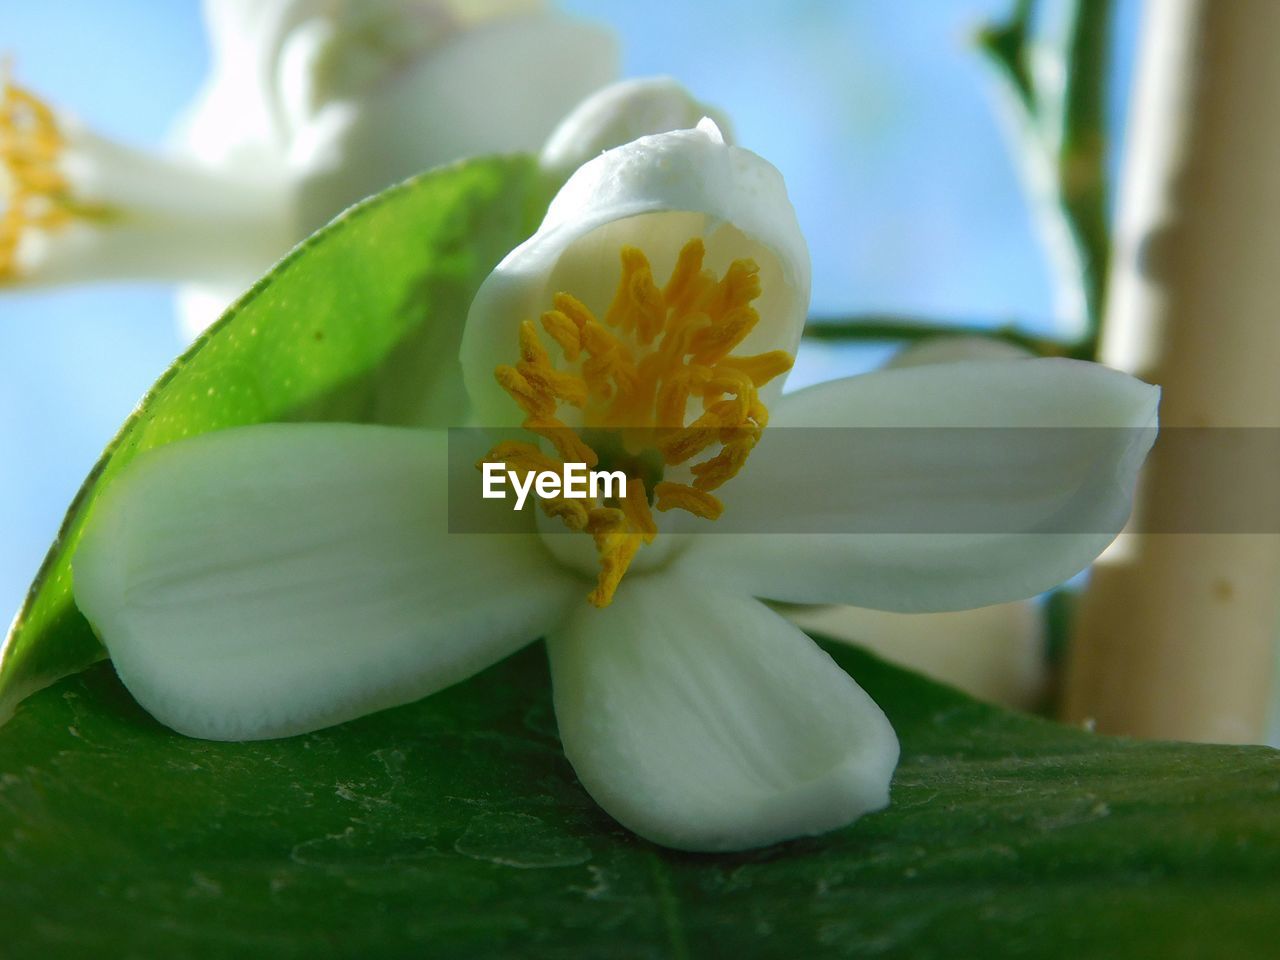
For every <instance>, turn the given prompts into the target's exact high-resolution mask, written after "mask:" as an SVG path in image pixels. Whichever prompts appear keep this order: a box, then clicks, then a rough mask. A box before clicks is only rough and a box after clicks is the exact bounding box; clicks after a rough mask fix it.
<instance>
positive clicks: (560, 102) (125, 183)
mask: <svg viewBox="0 0 1280 960" xmlns="http://www.w3.org/2000/svg"><path fill="white" fill-rule="evenodd" d="M205 14H206V21H207V23H208V28H209V35H210V41H211V46H212V51H211V53H212V56H211V59H212V64H211V70H210V75H209V79H208V81H207V83H206V84H205V86H204V88H203V90H202V91H201V92H200V93H199V95H198V96H197V98H196V100H195V103H194V104H193V106H192V107H191V109H190V110H189V111H188V113H187V115H186V116H185V118H184V120H183V121H182V123H181V124H180V126H179V129H178V131H177V137H176V141H175V143H174V145H173V149H172V150H171V151H169V152H167V153H165V154H147V153H143V152H139V151H135V150H130V149H127V148H123V147H121V146H119V145H117V144H113V143H111V142H109V141H107V140H105V139H103V138H101V137H98V136H95V135H93V134H91V133H89V132H87V131H84V130H83V129H81V128H80V127H79V126H78V125H77V124H76V123H75V121H74V120H72V119H70V118H68V117H66V116H63V115H62V114H59V113H55V112H54V111H53V110H51V109H50V108H49V107H47V106H46V105H45V104H44V103H42V102H41V101H40V100H39V99H38V98H36V97H35V96H33V95H32V94H31V93H29V92H27V91H25V90H21V89H20V88H18V87H16V86H14V85H13V84H11V83H9V82H7V81H6V82H5V84H4V90H3V92H2V93H0V145H3V146H4V149H3V150H2V151H0V170H2V171H3V177H2V178H0V191H3V193H4V194H6V195H7V196H8V199H7V201H6V203H5V213H4V217H3V220H0V285H3V284H15V283H22V284H24V285H26V284H44V283H67V282H74V281H95V280H107V279H124V280H132V279H156V280H164V281H178V282H187V283H189V284H191V286H189V287H187V288H185V289H184V290H183V291H182V294H181V299H180V304H181V307H182V313H183V314H184V319H185V326H186V327H187V328H188V330H189V332H191V333H192V334H194V333H197V332H199V330H201V329H203V327H204V326H206V325H207V324H208V323H209V322H210V321H212V320H213V319H214V318H216V316H217V315H218V314H219V313H220V312H221V310H222V309H223V308H224V307H226V305H227V304H228V303H229V302H230V301H231V300H232V299H234V298H235V297H236V296H238V295H239V294H240V293H242V292H243V291H244V290H245V289H247V288H248V287H249V286H250V285H251V284H252V283H253V281H254V280H256V279H257V278H258V277H259V276H260V275H261V274H262V273H263V272H264V271H265V270H266V269H267V268H268V267H270V266H271V264H272V263H273V262H275V260H277V259H278V258H279V257H280V256H282V255H283V254H284V253H285V252H286V251H287V250H288V249H289V247H290V246H291V245H292V244H293V243H295V242H297V241H298V240H301V239H302V238H303V237H305V236H306V235H307V234H308V233H310V232H311V231H312V230H314V229H315V228H317V227H319V226H321V225H322V224H323V223H325V222H326V221H328V220H329V219H330V218H331V217H333V216H334V215H335V214H337V213H338V212H340V211H341V210H342V209H343V208H345V207H346V206H348V205H350V204H351V203H354V202H356V201H357V200H360V199H361V198H363V197H365V196H368V195H369V194H371V193H375V192H377V191H378V190H380V189H382V188H383V187H386V186H388V185H389V184H391V183H394V182H396V181H397V180H400V179H403V178H405V177H408V176H410V175H412V174H415V173H418V172H420V171H422V170H425V169H427V168H429V167H432V166H436V165H438V164H441V163H445V162H448V161H452V160H456V159H459V158H461V157H465V156H473V155H478V154H482V153H489V152H499V151H502V152H506V151H521V150H522V151H537V150H538V149H539V148H540V147H541V146H542V144H543V143H544V141H545V140H546V138H547V136H548V134H549V133H550V132H551V131H552V130H553V129H554V128H555V126H556V124H557V123H558V122H559V121H560V120H561V118H562V117H563V116H564V115H565V114H566V113H567V112H568V111H569V109H570V108H571V107H573V106H574V105H575V104H576V103H578V102H579V101H580V100H581V99H582V98H583V97H585V96H587V95H588V94H589V93H591V92H593V91H595V90H597V89H598V88H599V87H601V86H602V85H603V84H605V83H607V82H608V81H609V80H611V79H612V78H613V76H614V75H615V73H616V58H617V57H616V49H615V44H614V41H613V38H612V36H611V35H610V34H608V33H607V32H605V31H602V30H600V29H598V28H595V27H592V26H589V25H587V24H584V23H581V22H579V21H576V20H573V19H571V18H568V17H564V16H560V15H557V14H555V13H554V12H552V11H549V10H547V9H546V8H545V7H544V5H543V4H542V3H538V2H531V0H490V2H484V0H480V2H477V0H471V2H468V0H207V2H206V4H205ZM5 181H7V187H6V183H5Z"/></svg>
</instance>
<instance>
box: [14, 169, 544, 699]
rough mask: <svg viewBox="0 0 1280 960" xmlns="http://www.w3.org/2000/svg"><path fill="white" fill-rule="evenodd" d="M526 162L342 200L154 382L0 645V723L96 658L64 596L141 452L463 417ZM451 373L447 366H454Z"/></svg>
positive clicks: (528, 212) (521, 196)
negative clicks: (481, 307)
mask: <svg viewBox="0 0 1280 960" xmlns="http://www.w3.org/2000/svg"><path fill="white" fill-rule="evenodd" d="M552 188H553V185H552V184H549V183H547V182H545V180H544V178H543V177H542V175H541V174H540V173H539V171H538V168H537V165H536V163H535V162H534V160H533V159H532V158H530V157H525V156H517V157H505V158H486V159H482V160H473V161H469V162H466V163H462V164H457V165H454V166H450V167H445V168H441V169H438V170H434V171H432V172H430V173H426V174H423V175H422V176H420V177H416V178H414V179H412V180H409V181H407V182H406V183H404V184H401V185H400V186H397V187H393V188H391V189H390V190H388V191H386V192H384V193H382V194H379V195H378V196H377V197H374V198H373V199H371V200H368V201H365V202H364V203H362V204H359V205H357V206H356V207H353V208H352V209H350V210H348V211H347V212H346V213H344V214H343V215H342V216H340V217H339V218H338V219H337V220H335V221H334V222H333V223H331V224H330V225H329V226H327V227H325V228H324V229H322V230H320V231H319V232H318V233H316V234H314V235H313V236H312V237H311V238H310V239H308V240H307V241H305V242H304V243H303V244H302V245H301V246H299V247H298V248H296V249H295V250H294V251H293V252H292V253H290V254H289V256H288V257H286V258H285V259H284V260H283V261H282V262H281V263H280V264H279V265H278V266H276V267H275V269H273V270H272V271H271V272H270V273H268V274H267V276H266V277H264V278H263V279H262V280H260V281H259V282H258V283H257V284H256V285H255V286H254V287H253V289H252V290H250V291H249V292H248V293H247V294H246V295H245V296H244V297H243V298H242V299H241V300H240V301H239V302H238V303H236V304H235V306H233V307H232V308H231V309H230V310H229V311H228V312H227V314H226V315H225V316H224V317H223V318H222V319H221V320H220V321H219V322H218V323H217V324H215V325H214V326H213V327H212V328H211V329H210V330H209V332H208V333H206V334H205V336H203V337H202V338H201V339H200V340H198V341H197V342H196V343H195V344H194V345H193V346H192V347H191V349H189V350H188V351H187V352H186V353H185V354H184V355H183V356H182V357H180V358H179V359H178V360H177V361H176V362H175V363H174V365H173V366H172V367H170V368H169V370H168V371H167V372H166V373H165V374H164V375H163V376H162V377H161V378H160V380H159V381H158V382H157V383H156V385H155V386H154V387H153V388H152V390H151V392H150V393H149V394H148V395H147V397H146V398H145V399H144V400H143V401H142V404H141V405H140V406H139V408H138V409H137V411H136V412H135V413H134V414H133V416H131V417H130V418H129V420H128V421H127V422H126V423H125V425H124V427H123V429H122V430H121V431H120V433H119V434H118V435H117V436H116V438H115V439H114V440H113V441H112V442H111V444H110V445H109V446H108V447H107V450H106V452H105V453H104V454H103V456H102V459H101V460H99V461H98V463H97V465H95V466H94V468H93V470H92V471H91V472H90V474H89V477H88V479H87V480H86V481H85V483H84V486H83V487H82V488H81V489H80V492H79V494H77V496H76V499H75V502H74V503H73V504H72V506H71V509H70V511H69V512H68V514H67V517H66V520H65V521H64V522H63V526H62V529H61V530H60V531H59V533H58V538H57V540H56V541H55V542H54V544H53V547H52V549H51V550H50V551H49V555H48V557H47V558H46V559H45V562H44V564H43V565H42V567H41V569H40V572H39V574H38V575H37V576H36V580H35V583H34V584H33V585H32V587H31V590H30V592H29V594H28V596H27V600H26V603H25V604H24V605H23V608H22V610H21V611H20V612H19V614H18V617H17V618H16V620H15V621H14V623H13V626H12V628H11V629H10V632H9V635H8V637H7V638H6V639H5V643H4V647H3V650H2V651H0V722H3V721H4V720H5V719H6V718H7V717H8V716H9V715H10V714H11V713H12V711H13V709H14V707H15V706H16V705H17V703H18V702H19V701H21V700H22V698H23V697H25V696H27V695H28V694H29V693H31V692H32V691H33V690H37V689H39V688H40V687H43V686H45V685H46V684H48V683H51V682H52V681H54V680H56V679H58V678H59V677H63V676H66V675H67V674H70V673H74V672H75V671H77V670H82V669H84V668H85V667H86V666H88V665H89V664H91V663H93V662H94V661H95V660H97V659H99V658H100V657H102V656H103V651H102V649H101V647H100V646H99V644H98V642H97V640H96V639H95V638H94V636H93V633H92V631H91V630H90V628H89V625H88V624H87V623H86V622H85V620H84V618H83V617H82V616H81V615H80V613H79V611H77V610H76V608H75V605H74V603H73V601H72V597H71V567H70V561H71V554H72V552H73V551H74V550H75V546H76V544H77V543H78V542H79V539H80V533H81V530H82V528H83V526H84V522H85V519H86V518H87V516H88V512H89V510H90V509H91V508H92V507H93V503H94V501H95V499H96V498H97V496H98V495H99V494H100V493H101V492H102V490H103V489H104V488H105V487H106V485H107V484H109V483H110V482H111V480H112V478H113V477H114V476H115V475H116V474H117V473H118V472H119V471H120V470H121V469H122V468H123V467H124V466H125V465H126V464H127V463H128V462H129V461H130V460H132V459H133V457H134V456H135V455H137V454H138V453H139V452H141V451H143V450H147V449H150V448H152V447H157V446H161V445H163V444H166V443H170V442H172V441H174V440H179V439H182V438H183V437H189V436H194V435H196V434H200V433H207V432H209V431H211V430H219V429H222V428H225V427H231V426H238V425H241V424H248V423H266V422H272V421H281V420H325V421H354V422H369V423H392V424H398V423H427V422H430V423H435V424H440V425H448V424H449V423H456V422H457V420H456V416H457V412H458V410H459V409H460V407H461V405H462V404H463V402H464V398H463V396H462V395H461V390H460V387H459V386H458V385H457V378H456V377H449V378H446V380H445V381H443V382H442V381H441V380H440V379H439V378H437V376H436V375H437V374H438V373H439V372H440V371H441V370H443V369H445V368H446V367H449V366H453V365H454V364H455V361H456V358H457V353H458V344H459V342H460V339H461V336H462V325H463V321H464V320H465V319H466V315H467V309H468V307H469V306H470V303H471V299H472V297H473V295H474V294H475V291H476V288H477V287H479V285H480V282H481V281H482V280H483V279H484V278H485V276H487V275H488V273H489V271H490V270H492V269H493V267H494V266H495V265H496V264H497V262H498V261H499V260H500V259H501V258H502V257H503V256H505V255H506V254H507V253H508V252H509V251H510V250H511V249H512V248H513V247H515V246H516V245H517V244H518V243H519V242H520V241H522V240H523V239H524V238H525V237H527V236H529V234H531V233H532V232H533V230H534V229H535V228H536V226H537V224H538V221H539V220H540V219H541V218H542V214H543V213H544V212H545V210H546V206H547V203H548V202H549V200H550V197H551V192H552ZM455 372H456V371H455Z"/></svg>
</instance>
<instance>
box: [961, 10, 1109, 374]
mask: <svg viewBox="0 0 1280 960" xmlns="http://www.w3.org/2000/svg"><path fill="white" fill-rule="evenodd" d="M1038 8H1039V0H1016V3H1015V5H1014V9H1013V11H1012V13H1011V14H1010V16H1009V18H1008V19H1007V20H1006V21H1004V22H1003V23H999V24H994V25H992V26H990V27H988V28H986V29H985V30H983V31H982V32H981V34H980V35H979V37H978V42H979V45H980V46H981V48H982V50H983V51H984V52H985V53H986V55H987V59H988V61H989V62H990V63H991V65H992V66H993V67H994V68H995V70H996V74H997V76H998V77H999V78H1000V80H1001V82H1002V83H1003V84H1004V85H1005V87H1006V89H1007V90H1008V91H1009V92H1010V94H1011V95H1012V99H1013V101H1014V103H1015V105H1016V108H1017V110H1018V111H1019V113H1020V115H1021V116H1020V118H1019V119H1020V124H1021V127H1022V130H1023V136H1022V138H1021V144H1020V147H1021V150H1022V151H1023V157H1022V159H1023V163H1024V166H1025V167H1026V168H1027V169H1028V171H1029V172H1030V176H1031V179H1032V180H1033V182H1035V183H1036V185H1038V186H1039V187H1040V190H1039V194H1040V195H1039V196H1038V198H1037V199H1038V201H1039V204H1040V208H1041V211H1040V212H1041V215H1042V216H1045V217H1046V218H1048V220H1049V222H1050V229H1051V231H1052V232H1053V233H1054V234H1055V235H1058V236H1061V237H1062V238H1063V241H1064V242H1065V243H1066V245H1067V246H1068V247H1069V248H1070V249H1069V250H1067V251H1065V252H1066V253H1067V254H1069V256H1068V257H1065V258H1064V262H1063V263H1061V264H1060V265H1059V273H1060V274H1061V277H1060V280H1061V282H1062V283H1064V284H1070V285H1072V286H1074V287H1075V288H1076V289H1077V290H1078V294H1079V296H1078V299H1079V301H1080V302H1081V304H1082V305H1083V310H1084V314H1085V316H1084V321H1085V322H1084V328H1085V337H1084V339H1085V340H1086V341H1087V342H1088V343H1090V344H1092V345H1093V346H1094V348H1095V349H1094V350H1092V351H1091V354H1092V353H1096V344H1097V340H1098V333H1099V329H1100V327H1101V323H1102V310H1103V306H1104V303H1105V301H1106V292H1107V268H1108V263H1109V260H1110V253H1111V236H1110V229H1109V225H1108V222H1107V200H1108V197H1107V169H1106V162H1107V142H1106V92H1107V89H1106V84H1107V76H1108V51H1109V47H1110V37H1111V20H1112V8H1113V0H1072V2H1071V4H1070V7H1069V11H1068V13H1069V15H1068V17H1067V29H1066V32H1065V37H1064V39H1063V42H1062V43H1061V45H1055V46H1044V45H1042V46H1040V47H1039V49H1038V50H1037V44H1040V41H1037V40H1035V38H1034V37H1033V36H1032V27H1033V24H1034V20H1035V16H1036V13H1037V10H1038ZM1033 50H1037V52H1039V53H1042V54H1043V55H1048V56H1057V57H1058V58H1059V59H1060V60H1061V64H1060V69H1061V72H1062V75H1063V78H1064V86H1063V89H1062V91H1061V96H1060V97H1059V96H1056V95H1054V96H1050V92H1049V91H1042V90H1040V89H1038V87H1037V84H1036V78H1035V74H1034V73H1033V71H1032V69H1031V57H1032V52H1033ZM1054 93H1056V92H1054Z"/></svg>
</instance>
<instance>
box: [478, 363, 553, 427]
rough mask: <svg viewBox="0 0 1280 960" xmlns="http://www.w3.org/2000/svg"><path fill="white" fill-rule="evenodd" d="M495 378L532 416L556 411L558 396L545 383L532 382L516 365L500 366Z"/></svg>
mask: <svg viewBox="0 0 1280 960" xmlns="http://www.w3.org/2000/svg"><path fill="white" fill-rule="evenodd" d="M493 378H494V379H495V380H497V381H498V386H500V387H502V389H503V390H505V391H506V392H507V393H508V394H509V395H510V397H511V399H512V400H514V401H515V402H516V403H518V404H519V405H520V409H521V410H523V411H524V412H525V413H527V414H528V415H529V416H531V417H549V416H551V415H552V414H554V413H555V411H556V398H555V397H554V396H552V395H551V393H550V392H549V391H548V390H547V389H546V388H545V385H543V384H539V383H534V382H531V381H530V380H529V379H528V378H526V377H525V376H524V374H522V373H521V372H520V371H519V370H517V369H516V368H515V367H506V366H503V367H498V369H496V370H494V371H493Z"/></svg>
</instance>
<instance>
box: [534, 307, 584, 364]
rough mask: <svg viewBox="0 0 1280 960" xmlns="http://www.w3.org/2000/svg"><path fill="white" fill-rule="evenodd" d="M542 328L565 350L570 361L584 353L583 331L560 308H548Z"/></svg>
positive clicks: (543, 317)
mask: <svg viewBox="0 0 1280 960" xmlns="http://www.w3.org/2000/svg"><path fill="white" fill-rule="evenodd" d="M542 329H543V330H545V331H547V335H548V336H549V337H551V339H552V340H554V341H555V342H556V343H558V344H560V349H561V350H563V351H564V358H565V359H566V360H568V361H570V362H573V361H574V360H577V359H578V357H579V356H581V354H582V332H581V331H580V330H579V329H578V325H577V324H575V323H574V322H573V321H572V320H570V319H569V317H568V316H567V315H566V314H564V313H562V312H561V311H559V310H548V311H547V312H546V313H544V314H543V315H542Z"/></svg>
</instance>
